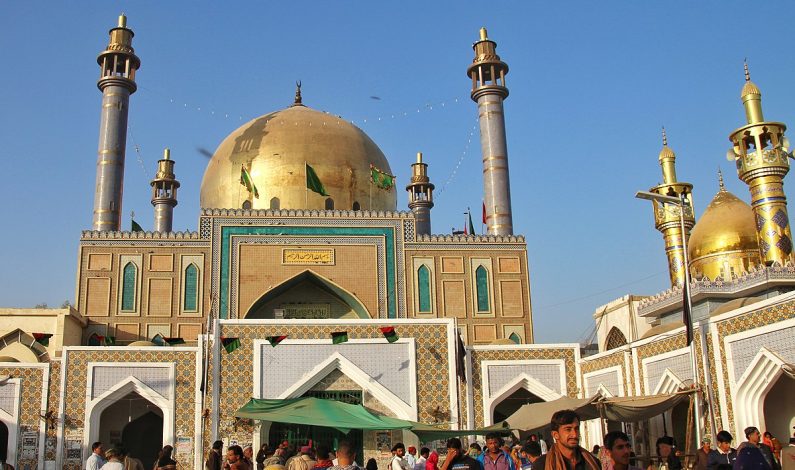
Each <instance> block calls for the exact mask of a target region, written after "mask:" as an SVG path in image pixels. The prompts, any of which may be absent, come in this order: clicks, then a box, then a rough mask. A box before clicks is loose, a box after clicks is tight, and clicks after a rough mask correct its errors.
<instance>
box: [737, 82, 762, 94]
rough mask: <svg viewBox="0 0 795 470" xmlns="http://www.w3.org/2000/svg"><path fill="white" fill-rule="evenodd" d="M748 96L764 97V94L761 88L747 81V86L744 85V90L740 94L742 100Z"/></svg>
mask: <svg viewBox="0 0 795 470" xmlns="http://www.w3.org/2000/svg"><path fill="white" fill-rule="evenodd" d="M746 95H759V96H762V92H761V91H759V87H757V86H756V85H755V84H754V82H752V81H750V80H749V81H747V82H745V85H743V90H742V91H741V92H740V98H742V97H743V96H746Z"/></svg>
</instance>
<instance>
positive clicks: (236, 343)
mask: <svg viewBox="0 0 795 470" xmlns="http://www.w3.org/2000/svg"><path fill="white" fill-rule="evenodd" d="M221 346H223V347H224V349H226V352H227V353H230V354H231V353H232V352H233V351H234V350H235V349H237V348H239V347H240V346H241V344H240V338H224V337H221Z"/></svg>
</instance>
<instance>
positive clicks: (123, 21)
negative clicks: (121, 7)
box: [119, 12, 127, 28]
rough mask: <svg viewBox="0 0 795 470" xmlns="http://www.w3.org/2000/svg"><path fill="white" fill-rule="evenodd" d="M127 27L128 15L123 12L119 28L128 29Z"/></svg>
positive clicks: (120, 16)
mask: <svg viewBox="0 0 795 470" xmlns="http://www.w3.org/2000/svg"><path fill="white" fill-rule="evenodd" d="M126 27H127V15H125V14H124V12H121V15H119V28H126Z"/></svg>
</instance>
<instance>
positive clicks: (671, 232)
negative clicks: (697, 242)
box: [649, 127, 695, 286]
mask: <svg viewBox="0 0 795 470" xmlns="http://www.w3.org/2000/svg"><path fill="white" fill-rule="evenodd" d="M662 141H663V148H662V150H661V151H660V156H659V159H660V167H662V174H663V182H662V184H660V185H657V186H655V187H653V188H651V189H650V190H649V191H650V192H653V193H657V194H661V195H663V196H673V197H681V196H682V195H684V197H685V198H686V199H687V201H688V205H687V206H686V207H685V208H684V214H683V215H684V222H685V223H684V226H685V233H684V234H683V233H682V223H681V220H680V217H679V216H680V211H681V210H682V208H681V207H680V206H678V205H676V204H667V203H662V202H659V201H656V200H653V201H652V203H653V207H654V228H656V229H657V230H659V231H660V232H661V233H662V234H663V239H664V240H665V254H666V255H667V257H668V274H669V275H670V278H671V285H672V286H681V285H684V283H685V256H684V254H685V253H684V247H685V240H687V238H688V237H689V236H690V229H692V228H693V225H695V216H694V215H693V199H692V191H693V185H692V184H690V183H682V182H680V181H677V179H676V165H675V163H676V154H675V153H674V151H673V150H671V148H670V147H668V136H667V135H666V134H665V128H664V127H663V131H662Z"/></svg>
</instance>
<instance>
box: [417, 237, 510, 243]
mask: <svg viewBox="0 0 795 470" xmlns="http://www.w3.org/2000/svg"><path fill="white" fill-rule="evenodd" d="M415 242H417V243H423V242H425V243H427V242H431V243H461V244H465V243H524V242H525V240H524V236H523V235H417V238H416V240H415Z"/></svg>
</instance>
